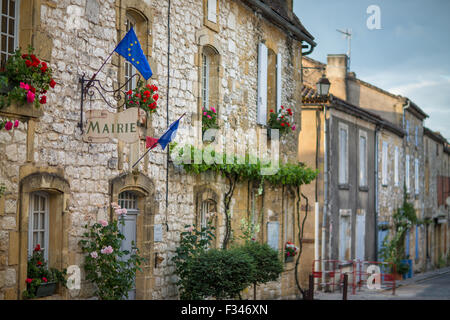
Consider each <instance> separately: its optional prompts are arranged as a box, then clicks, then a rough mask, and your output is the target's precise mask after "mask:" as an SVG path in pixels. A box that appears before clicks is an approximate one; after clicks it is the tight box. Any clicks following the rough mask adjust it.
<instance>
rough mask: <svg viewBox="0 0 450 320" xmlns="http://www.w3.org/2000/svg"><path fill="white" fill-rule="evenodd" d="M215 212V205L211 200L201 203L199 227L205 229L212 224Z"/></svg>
mask: <svg viewBox="0 0 450 320" xmlns="http://www.w3.org/2000/svg"><path fill="white" fill-rule="evenodd" d="M216 212H217V204H216V202H215V201H214V200H212V199H206V200H203V201H202V204H201V210H200V219H199V227H200V228H206V227H207V225H208V224H209V225H211V224H213V218H214V215H215V214H216Z"/></svg>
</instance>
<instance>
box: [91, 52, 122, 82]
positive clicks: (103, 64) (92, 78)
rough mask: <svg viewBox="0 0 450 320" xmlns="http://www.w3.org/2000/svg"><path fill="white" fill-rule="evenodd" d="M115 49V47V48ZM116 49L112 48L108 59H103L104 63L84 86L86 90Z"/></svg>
mask: <svg viewBox="0 0 450 320" xmlns="http://www.w3.org/2000/svg"><path fill="white" fill-rule="evenodd" d="M116 48H117V46H116ZM116 48H114V50H113V51H112V52H111V53H110V54H109V56H108V58H106V59H105V61H103V64H102V65H101V66H100V68H99V69H98V70H97V72H96V73H94V75H93V76H92V78H91V79H90V80H89V82H88V83H87V85H86V88H89V87H90V85H91V83H92V82H93V81H94V80H95V77H97V74H98V73H99V72H100V70H101V69H102V68H103V66H104V65H105V64H106V62H107V61H108V60H109V58H111V56H112V55H113V53H114V52H115V51H116Z"/></svg>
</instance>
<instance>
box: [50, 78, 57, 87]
mask: <svg viewBox="0 0 450 320" xmlns="http://www.w3.org/2000/svg"><path fill="white" fill-rule="evenodd" d="M55 85H56V82H55V80H53V79H51V80H50V87H52V88H54V87H55Z"/></svg>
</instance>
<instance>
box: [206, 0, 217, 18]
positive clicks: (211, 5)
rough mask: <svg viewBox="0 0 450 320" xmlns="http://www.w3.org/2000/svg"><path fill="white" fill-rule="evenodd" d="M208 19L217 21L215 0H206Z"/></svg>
mask: <svg viewBox="0 0 450 320" xmlns="http://www.w3.org/2000/svg"><path fill="white" fill-rule="evenodd" d="M207 6H208V20H209V21H211V22H213V23H217V0H208V4H207Z"/></svg>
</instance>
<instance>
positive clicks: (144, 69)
mask: <svg viewBox="0 0 450 320" xmlns="http://www.w3.org/2000/svg"><path fill="white" fill-rule="evenodd" d="M114 51H115V52H117V53H118V54H120V55H121V56H122V57H124V58H125V59H127V60H128V62H130V63H131V64H132V65H133V66H134V67H135V68H136V69H137V70H138V71H139V72H140V73H141V74H142V76H143V77H144V78H145V80H148V78H150V77H151V76H152V74H153V72H152V69H150V65H149V64H148V61H147V58H146V57H145V55H144V52H143V51H142V48H141V44H140V43H139V40H138V38H137V36H136V33H135V32H134V30H133V28H131V29H130V31H128V33H127V34H126V35H125V37H124V38H123V39H122V41H120V43H119V44H118V45H117V47H116V49H115V50H114Z"/></svg>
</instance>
